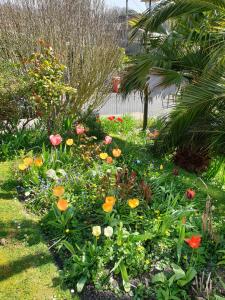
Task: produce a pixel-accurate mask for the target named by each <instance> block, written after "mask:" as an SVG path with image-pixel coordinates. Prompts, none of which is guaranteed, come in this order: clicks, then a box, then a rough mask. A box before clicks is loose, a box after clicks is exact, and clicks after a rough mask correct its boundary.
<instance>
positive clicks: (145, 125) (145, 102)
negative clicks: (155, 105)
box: [143, 91, 148, 130]
mask: <svg viewBox="0 0 225 300" xmlns="http://www.w3.org/2000/svg"><path fill="white" fill-rule="evenodd" d="M147 125H148V91H145V92H144V116H143V130H146V128H147Z"/></svg>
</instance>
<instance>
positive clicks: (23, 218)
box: [0, 163, 71, 300]
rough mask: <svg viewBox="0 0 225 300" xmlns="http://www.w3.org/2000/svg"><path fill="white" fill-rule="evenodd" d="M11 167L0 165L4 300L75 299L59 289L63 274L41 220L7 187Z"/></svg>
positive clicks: (0, 256)
mask: <svg viewBox="0 0 225 300" xmlns="http://www.w3.org/2000/svg"><path fill="white" fill-rule="evenodd" d="M9 170H10V164H9V163H1V164H0V184H1V185H0V299H1V300H14V299H15V300H20V299H21V300H45V299H46V300H47V299H66V300H68V299H71V295H70V292H69V291H62V290H61V289H60V288H59V287H58V282H59V273H58V269H57V267H56V266H55V264H54V262H53V259H52V257H51V254H50V253H49V251H48V247H47V246H46V244H45V243H44V241H43V239H42V237H41V234H40V229H39V225H38V219H37V218H36V217H34V216H30V215H27V214H26V212H25V211H24V209H23V206H22V204H21V203H20V202H19V201H18V200H17V199H15V198H14V196H15V195H14V193H13V192H10V189H12V187H10V185H7V184H6V180H7V177H8V176H9Z"/></svg>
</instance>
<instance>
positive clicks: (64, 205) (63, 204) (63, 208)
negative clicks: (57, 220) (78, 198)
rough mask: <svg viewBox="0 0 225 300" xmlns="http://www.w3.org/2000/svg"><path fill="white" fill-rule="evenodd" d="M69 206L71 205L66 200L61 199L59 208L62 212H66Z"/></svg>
mask: <svg viewBox="0 0 225 300" xmlns="http://www.w3.org/2000/svg"><path fill="white" fill-rule="evenodd" d="M68 206H69V203H68V201H67V200H65V199H59V201H58V202H57V207H58V209H59V210H60V211H66V210H67V208H68Z"/></svg>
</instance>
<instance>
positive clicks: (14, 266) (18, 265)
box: [0, 252, 52, 281]
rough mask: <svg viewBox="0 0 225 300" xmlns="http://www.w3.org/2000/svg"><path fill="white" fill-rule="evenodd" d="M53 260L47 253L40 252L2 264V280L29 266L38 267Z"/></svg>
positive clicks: (0, 273) (0, 266)
mask: <svg viewBox="0 0 225 300" xmlns="http://www.w3.org/2000/svg"><path fill="white" fill-rule="evenodd" d="M50 262H52V257H51V256H50V255H49V254H46V253H42V252H41V253H38V254H35V255H27V256H24V257H22V258H21V259H18V260H16V261H12V262H10V263H9V264H5V265H0V281H3V280H6V279H7V278H9V277H11V276H14V275H16V274H18V273H21V272H23V271H24V270H27V269H29V268H36V267H39V266H42V265H46V264H48V263H50Z"/></svg>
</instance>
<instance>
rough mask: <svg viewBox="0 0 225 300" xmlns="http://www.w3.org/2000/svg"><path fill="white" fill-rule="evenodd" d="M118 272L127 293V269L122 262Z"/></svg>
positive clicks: (128, 289) (128, 287)
mask: <svg viewBox="0 0 225 300" xmlns="http://www.w3.org/2000/svg"><path fill="white" fill-rule="evenodd" d="M120 272H121V276H122V279H123V286H124V290H125V291H126V292H127V293H128V292H129V291H130V282H129V276H128V274H127V268H126V266H125V265H124V263H123V262H121V264H120Z"/></svg>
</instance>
